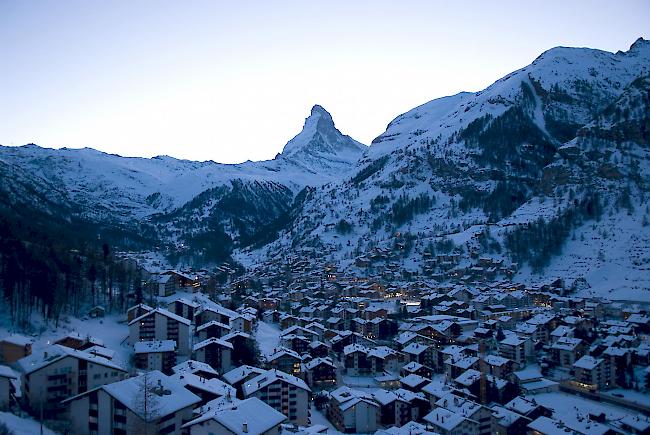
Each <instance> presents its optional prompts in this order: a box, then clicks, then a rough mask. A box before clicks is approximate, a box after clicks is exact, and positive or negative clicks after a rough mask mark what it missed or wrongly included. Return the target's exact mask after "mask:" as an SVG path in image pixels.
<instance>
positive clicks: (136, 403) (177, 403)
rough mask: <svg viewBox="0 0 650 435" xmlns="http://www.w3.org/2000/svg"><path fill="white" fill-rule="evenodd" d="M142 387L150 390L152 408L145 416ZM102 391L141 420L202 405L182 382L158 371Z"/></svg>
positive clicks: (104, 388)
mask: <svg viewBox="0 0 650 435" xmlns="http://www.w3.org/2000/svg"><path fill="white" fill-rule="evenodd" d="M145 386H147V388H146V389H147V390H148V391H149V397H150V398H151V404H150V406H151V409H155V415H152V413H149V415H144V408H143V407H142V406H141V403H142V397H143V394H144V393H143V391H145ZM101 388H102V389H103V390H104V391H106V392H107V393H108V394H110V395H111V396H113V398H115V400H118V401H119V402H121V403H122V404H123V405H124V406H126V407H127V408H129V409H130V410H131V411H133V412H134V413H135V414H137V415H138V416H140V418H143V419H144V418H147V419H149V420H151V419H152V418H156V419H158V418H161V417H164V416H166V415H169V414H172V413H174V412H177V411H179V410H181V409H184V408H187V407H189V406H193V405H196V404H197V403H199V402H201V398H200V397H198V396H197V395H195V394H194V393H192V392H190V391H189V390H187V389H186V388H185V386H184V385H183V384H182V383H181V382H179V381H178V380H176V379H174V378H172V377H170V376H167V375H164V374H162V373H161V372H159V371H158V370H154V371H151V372H148V373H145V374H143V375H140V376H136V377H133V378H128V379H125V380H123V381H120V382H114V383H112V384H107V385H103V386H102V387H101Z"/></svg>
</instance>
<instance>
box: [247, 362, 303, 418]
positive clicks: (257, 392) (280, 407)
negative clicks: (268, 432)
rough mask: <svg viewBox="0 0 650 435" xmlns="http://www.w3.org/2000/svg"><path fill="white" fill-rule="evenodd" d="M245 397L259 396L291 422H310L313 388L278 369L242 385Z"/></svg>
mask: <svg viewBox="0 0 650 435" xmlns="http://www.w3.org/2000/svg"><path fill="white" fill-rule="evenodd" d="M242 392H243V395H244V397H245V398H249V397H257V398H258V399H260V400H261V401H262V402H265V403H267V404H268V405H270V406H272V407H273V408H274V409H276V410H277V411H280V412H281V413H283V414H284V415H285V416H286V417H287V418H288V419H289V422H290V423H293V424H298V425H302V426H304V425H307V424H309V401H310V400H309V398H310V395H311V389H310V388H309V387H308V386H307V384H306V383H305V381H303V380H302V379H299V378H296V377H295V376H291V375H289V374H286V373H284V372H281V371H278V370H269V371H267V372H264V373H262V374H260V375H258V376H256V377H254V378H252V379H250V380H249V381H247V382H246V383H245V384H243V386H242Z"/></svg>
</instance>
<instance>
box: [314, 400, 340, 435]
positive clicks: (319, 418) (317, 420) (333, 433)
mask: <svg viewBox="0 0 650 435" xmlns="http://www.w3.org/2000/svg"><path fill="white" fill-rule="evenodd" d="M310 420H311V425H312V426H313V425H316V424H322V425H323V426H327V435H343V432H339V431H338V430H336V429H335V428H334V426H332V423H330V422H329V420H328V419H327V417H325V415H323V413H322V412H321V411H319V410H318V409H316V408H315V407H313V406H312V407H311V419H310Z"/></svg>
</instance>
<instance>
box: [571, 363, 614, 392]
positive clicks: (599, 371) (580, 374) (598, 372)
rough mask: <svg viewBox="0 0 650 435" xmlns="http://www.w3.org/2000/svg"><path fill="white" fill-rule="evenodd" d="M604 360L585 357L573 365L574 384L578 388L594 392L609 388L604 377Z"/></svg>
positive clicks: (607, 381) (607, 380)
mask: <svg viewBox="0 0 650 435" xmlns="http://www.w3.org/2000/svg"><path fill="white" fill-rule="evenodd" d="M605 366H606V364H605V360H604V359H602V358H594V357H593V356H590V355H585V356H583V357H582V358H580V359H579V360H577V361H576V362H575V363H574V364H573V370H574V373H575V375H574V381H573V382H574V383H575V384H577V385H578V386H580V387H582V388H584V389H587V390H591V391H595V390H599V389H603V388H606V387H607V386H609V379H608V377H607V376H606V373H605V369H606V367H605Z"/></svg>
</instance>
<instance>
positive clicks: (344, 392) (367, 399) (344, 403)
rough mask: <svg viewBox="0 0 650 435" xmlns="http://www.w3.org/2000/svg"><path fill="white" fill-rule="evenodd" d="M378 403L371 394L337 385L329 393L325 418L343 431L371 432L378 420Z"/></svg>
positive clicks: (374, 429) (375, 428) (379, 411)
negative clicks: (337, 386)
mask: <svg viewBox="0 0 650 435" xmlns="http://www.w3.org/2000/svg"><path fill="white" fill-rule="evenodd" d="M380 415H381V409H380V405H379V404H378V403H377V402H376V401H375V400H374V398H373V397H372V395H370V394H368V393H365V392H362V391H358V390H353V389H351V388H349V387H339V388H337V389H336V390H334V391H332V392H331V393H330V401H329V404H328V406H327V419H328V420H329V421H330V423H332V425H333V426H334V427H335V428H336V429H337V430H338V431H340V432H343V433H373V432H374V431H376V430H377V425H378V423H379V421H380Z"/></svg>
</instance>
